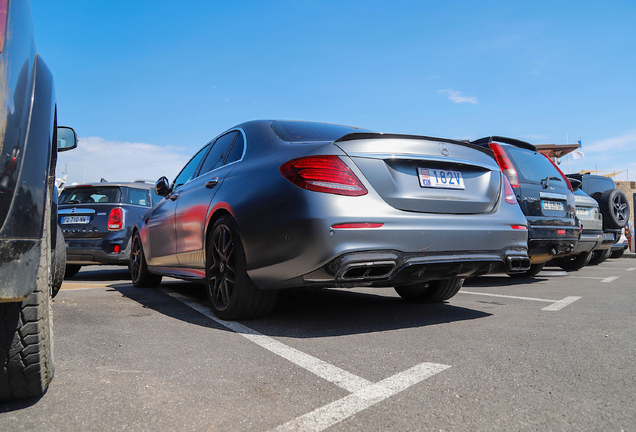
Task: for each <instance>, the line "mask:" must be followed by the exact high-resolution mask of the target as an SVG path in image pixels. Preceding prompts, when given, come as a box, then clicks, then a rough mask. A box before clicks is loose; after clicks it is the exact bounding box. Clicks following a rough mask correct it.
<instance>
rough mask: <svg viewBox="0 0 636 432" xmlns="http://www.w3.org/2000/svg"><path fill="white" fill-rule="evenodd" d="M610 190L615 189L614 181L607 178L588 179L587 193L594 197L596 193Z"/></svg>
mask: <svg viewBox="0 0 636 432" xmlns="http://www.w3.org/2000/svg"><path fill="white" fill-rule="evenodd" d="M608 189H614V181H613V180H612V179H610V178H607V177H600V178H599V177H588V178H587V187H586V192H587V194H588V195H592V194H593V193H595V192H601V193H602V192H605V191H606V190H608Z"/></svg>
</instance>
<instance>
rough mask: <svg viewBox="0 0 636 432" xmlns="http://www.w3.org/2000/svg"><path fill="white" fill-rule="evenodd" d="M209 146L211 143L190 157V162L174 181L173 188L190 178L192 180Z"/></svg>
mask: <svg viewBox="0 0 636 432" xmlns="http://www.w3.org/2000/svg"><path fill="white" fill-rule="evenodd" d="M209 147H210V144H208V145H206V146H205V147H203V148H202V149H201V150H199V153H197V154H196V155H194V157H193V158H192V159H190V162H188V163H187V164H186V166H185V167H183V169H182V170H181V172H180V173H179V175H178V176H177V178H176V179H174V182H172V189H173V190H174V189H177V188H178V187H179V186H181V185H183V184H185V183H187V182H188V180H190V179H191V178H192V176H193V175H194V172H195V171H196V169H197V167H198V166H199V162H201V159H202V158H203V156H204V155H205V151H206V150H207V149H208V148H209Z"/></svg>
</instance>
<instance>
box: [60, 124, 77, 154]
mask: <svg viewBox="0 0 636 432" xmlns="http://www.w3.org/2000/svg"><path fill="white" fill-rule="evenodd" d="M75 147H77V134H76V133H75V131H74V130H73V128H70V127H66V126H58V128H57V151H58V152H63V151H67V150H73V149H74V148H75Z"/></svg>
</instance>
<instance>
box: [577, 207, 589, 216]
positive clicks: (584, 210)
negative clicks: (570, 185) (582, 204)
mask: <svg viewBox="0 0 636 432" xmlns="http://www.w3.org/2000/svg"><path fill="white" fill-rule="evenodd" d="M576 215H577V216H589V215H590V209H589V208H578V207H577V208H576Z"/></svg>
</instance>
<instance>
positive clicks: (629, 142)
mask: <svg viewBox="0 0 636 432" xmlns="http://www.w3.org/2000/svg"><path fill="white" fill-rule="evenodd" d="M627 147H630V148H632V149H633V148H636V130H632V131H629V132H626V133H624V134H622V135H619V136H616V137H612V138H605V139H602V140H599V141H594V142H593V143H592V144H590V145H585V142H584V143H583V149H584V150H585V151H591V152H604V151H608V150H613V151H615V150H617V149H624V148H627Z"/></svg>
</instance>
